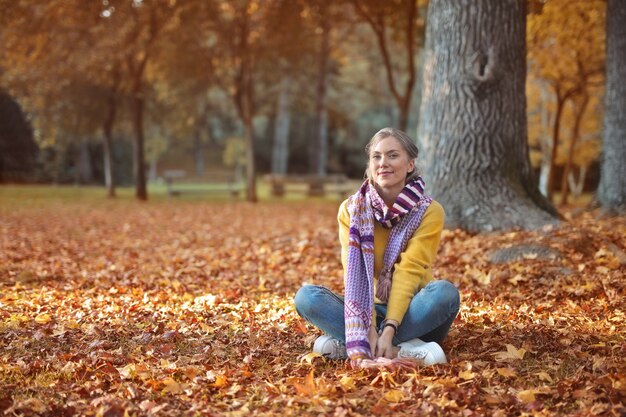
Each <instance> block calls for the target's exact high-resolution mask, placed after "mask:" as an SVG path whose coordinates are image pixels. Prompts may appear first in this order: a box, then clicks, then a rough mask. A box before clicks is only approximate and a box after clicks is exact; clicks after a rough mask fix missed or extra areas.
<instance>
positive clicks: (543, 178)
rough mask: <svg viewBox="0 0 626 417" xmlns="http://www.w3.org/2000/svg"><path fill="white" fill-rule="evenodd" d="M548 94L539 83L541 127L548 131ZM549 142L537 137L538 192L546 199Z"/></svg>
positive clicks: (542, 84)
mask: <svg viewBox="0 0 626 417" xmlns="http://www.w3.org/2000/svg"><path fill="white" fill-rule="evenodd" d="M548 98H549V92H548V88H547V86H546V83H545V82H542V83H541V103H542V105H541V127H542V129H541V130H542V132H543V128H544V127H545V130H546V131H548V130H549V126H550V110H549V108H548ZM550 142H551V138H549V137H548V135H543V134H542V135H541V136H540V137H539V146H540V148H541V172H540V174H539V192H540V193H541V194H542V195H543V196H545V197H548V177H549V176H550V146H549V145H550Z"/></svg>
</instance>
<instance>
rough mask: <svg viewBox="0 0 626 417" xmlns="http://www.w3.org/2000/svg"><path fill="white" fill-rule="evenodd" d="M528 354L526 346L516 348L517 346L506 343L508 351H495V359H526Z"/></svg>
mask: <svg viewBox="0 0 626 417" xmlns="http://www.w3.org/2000/svg"><path fill="white" fill-rule="evenodd" d="M525 354H526V349H524V348H519V349H517V348H515V346H513V345H510V344H508V343H507V344H506V351H503V352H497V353H494V356H495V359H496V360H497V361H499V362H500V361H506V360H517V359H524V355H525Z"/></svg>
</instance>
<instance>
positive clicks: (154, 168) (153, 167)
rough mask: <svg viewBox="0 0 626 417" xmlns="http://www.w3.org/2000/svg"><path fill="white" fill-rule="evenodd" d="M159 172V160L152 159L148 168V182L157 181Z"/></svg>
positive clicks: (156, 158)
mask: <svg viewBox="0 0 626 417" xmlns="http://www.w3.org/2000/svg"><path fill="white" fill-rule="evenodd" d="M158 172H159V158H158V157H154V159H150V164H149V166H148V180H149V181H153V182H154V181H156V180H157V177H158Z"/></svg>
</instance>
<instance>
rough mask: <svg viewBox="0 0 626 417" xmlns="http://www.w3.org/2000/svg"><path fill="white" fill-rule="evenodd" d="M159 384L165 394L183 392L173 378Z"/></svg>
mask: <svg viewBox="0 0 626 417" xmlns="http://www.w3.org/2000/svg"><path fill="white" fill-rule="evenodd" d="M161 382H162V383H163V387H164V388H163V391H165V392H169V393H171V394H180V393H181V392H183V388H182V386H181V385H180V384H179V383H178V382H176V381H175V380H174V379H173V378H165V379H164V380H163V381H161Z"/></svg>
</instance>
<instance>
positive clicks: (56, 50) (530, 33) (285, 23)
mask: <svg viewBox="0 0 626 417" xmlns="http://www.w3.org/2000/svg"><path fill="white" fill-rule="evenodd" d="M427 6H428V1H427V0H387V1H378V0H336V1H328V0H262V1H258V0H233V1H219V0H203V1H200V0H90V1H85V0H48V1H36V0H0V181H1V182H5V183H47V184H49V183H53V184H77V185H102V186H105V185H106V187H107V190H108V194H109V195H114V194H115V187H119V186H134V185H136V184H137V182H138V181H139V182H144V183H145V184H147V185H149V186H153V185H157V184H163V183H164V181H167V180H168V177H169V179H170V180H171V179H172V178H175V179H176V181H186V182H190V183H191V182H193V183H198V184H202V183H204V182H217V181H229V182H230V181H235V182H236V181H244V177H245V172H246V168H247V167H250V166H251V165H252V166H253V167H254V172H255V174H256V175H258V176H261V175H265V174H277V175H285V174H289V175H295V174H302V175H304V174H314V175H318V176H324V175H330V174H343V175H346V176H348V177H349V178H353V179H359V178H361V177H362V175H363V168H364V166H365V161H366V158H365V154H364V146H365V144H366V143H367V141H368V140H369V139H370V138H371V136H372V135H373V134H374V133H375V132H376V131H377V130H379V129H380V128H382V127H384V126H394V127H397V128H400V129H402V130H406V131H407V132H408V133H409V134H410V135H411V136H413V137H415V136H416V128H417V126H418V124H419V105H420V100H421V71H422V57H423V50H424V45H425V39H424V38H425V37H424V34H425V28H426V25H428V21H427ZM527 6H528V7H527V84H526V94H527V116H528V141H529V146H530V150H531V153H530V158H531V162H532V165H533V168H534V169H535V172H536V174H537V175H536V178H537V181H538V185H539V188H540V190H541V191H542V193H544V194H545V195H548V194H551V193H554V192H558V193H559V198H560V203H566V202H567V200H568V196H569V197H570V198H571V197H574V198H577V197H579V196H580V195H582V194H583V193H586V192H593V191H594V190H595V189H596V187H597V185H598V181H599V167H598V165H599V164H598V159H599V156H600V154H601V151H602V140H601V135H602V120H603V107H602V103H603V96H604V64H605V51H604V45H605V17H606V2H605V1H603V0H585V1H572V0H543V1H542V0H529V2H528V5H527ZM551 169H552V170H554V173H555V180H554V181H553V184H554V185H552V187H553V188H555V189H554V190H548V189H547V175H548V172H549V171H550V170H551Z"/></svg>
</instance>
